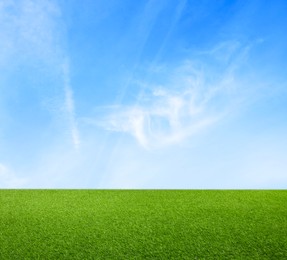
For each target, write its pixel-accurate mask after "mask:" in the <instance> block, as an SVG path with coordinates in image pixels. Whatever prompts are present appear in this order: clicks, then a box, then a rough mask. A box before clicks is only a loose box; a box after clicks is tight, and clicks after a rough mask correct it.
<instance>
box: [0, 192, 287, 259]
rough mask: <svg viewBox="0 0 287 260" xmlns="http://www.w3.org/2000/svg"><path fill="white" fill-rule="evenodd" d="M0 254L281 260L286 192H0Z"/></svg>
mask: <svg viewBox="0 0 287 260" xmlns="http://www.w3.org/2000/svg"><path fill="white" fill-rule="evenodd" d="M0 259H287V191H286V190H281V191H271V190H269V191H258V190H257V191H250V190H248V191H247V190H241V191H236V190H0Z"/></svg>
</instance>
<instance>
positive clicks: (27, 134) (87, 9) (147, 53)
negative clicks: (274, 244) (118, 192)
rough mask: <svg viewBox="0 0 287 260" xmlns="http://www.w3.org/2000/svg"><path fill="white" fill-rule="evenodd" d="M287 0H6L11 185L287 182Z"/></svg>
mask: <svg viewBox="0 0 287 260" xmlns="http://www.w3.org/2000/svg"><path fill="white" fill-rule="evenodd" d="M286 31H287V2H286V1H285V0H278V1H262V0H260V1H259V0H251V1H223V0H222V1H195V0H189V1H188V0H179V1H172V0H145V1H141V0H139V1H132V0H125V1H115V0H110V1H103V0H85V1H77V0H70V1H64V0H14V1H13V0H2V1H1V3H0V39H1V40H0V188H190V189H194V188H197V189H202V188H216V189H217V188H232V189H233V188H256V189H257V188H286V187H287V159H286V158H287V71H286V68H287V36H286Z"/></svg>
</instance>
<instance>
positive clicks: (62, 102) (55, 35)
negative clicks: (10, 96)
mask: <svg viewBox="0 0 287 260" xmlns="http://www.w3.org/2000/svg"><path fill="white" fill-rule="evenodd" d="M61 15H62V14H61V10H60V8H59V6H58V4H57V2H56V1H54V0H40V1H32V0H19V1H11V0H3V1H1V4H0V39H1V41H0V70H1V71H4V70H5V75H7V73H11V74H13V73H18V72H15V71H17V68H18V67H23V68H26V67H28V68H31V69H33V71H34V73H35V72H36V73H39V74H40V75H42V76H43V77H44V78H46V79H47V80H46V81H49V80H51V78H53V79H52V80H51V81H54V82H57V83H56V84H55V85H54V86H49V85H48V84H45V83H43V84H42V86H33V87H34V88H35V90H37V91H38V92H40V93H41V97H40V98H41V99H42V100H43V101H42V104H44V108H46V109H48V110H49V111H50V112H51V116H52V117H55V118H59V116H60V117H62V118H61V121H62V122H66V124H67V126H68V128H69V130H68V133H67V134H68V135H69V136H70V139H71V141H72V143H73V145H74V147H75V148H78V147H79V145H80V138H79V131H78V127H77V122H76V121H77V120H76V115H75V105H74V103H75V102H74V98H73V89H72V86H71V83H70V69H69V66H70V64H69V61H68V59H67V57H68V53H67V51H66V49H65V26H64V22H63V19H62V17H61ZM8 70H9V72H8ZM2 75H3V73H2ZM0 78H1V76H0ZM59 82H62V84H60V83H59ZM31 84H33V82H31ZM7 87H8V84H7ZM4 88H5V86H4ZM56 88H57V90H55V89H56ZM6 109H7V110H9V108H6ZM62 125H63V124H62ZM64 128H65V129H66V128H67V127H64Z"/></svg>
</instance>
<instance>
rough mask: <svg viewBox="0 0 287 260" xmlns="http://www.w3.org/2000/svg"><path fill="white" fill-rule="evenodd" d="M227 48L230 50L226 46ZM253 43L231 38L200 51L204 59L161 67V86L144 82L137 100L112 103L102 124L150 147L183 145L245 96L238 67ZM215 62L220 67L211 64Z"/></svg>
mask: <svg viewBox="0 0 287 260" xmlns="http://www.w3.org/2000/svg"><path fill="white" fill-rule="evenodd" d="M222 48H225V49H226V48H227V49H228V52H223V51H222V50H221V49H222ZM247 51H248V47H246V46H245V47H244V46H243V47H242V46H241V45H240V44H239V43H238V42H234V41H231V42H226V43H224V44H222V43H221V44H220V45H218V46H216V47H215V48H213V49H212V50H211V51H209V52H205V53H201V54H198V55H201V59H202V60H204V62H201V63H196V62H192V60H191V59H189V60H187V61H184V62H183V63H182V64H181V65H179V66H177V67H175V68H172V69H169V70H166V71H161V70H159V73H162V75H161V78H162V82H163V83H162V84H157V85H153V84H149V82H140V84H141V86H142V89H141V91H140V94H139V98H138V100H137V101H136V102H135V103H133V104H131V105H118V106H115V107H111V108H110V111H108V112H107V116H106V118H105V119H103V120H102V121H98V122H97V123H98V124H99V125H101V126H103V127H104V128H106V129H107V130H110V131H116V132H124V133H128V134H131V135H132V136H133V137H134V138H135V139H136V140H137V141H138V143H139V144H140V145H142V146H143V147H145V148H147V149H152V148H157V147H165V146H167V145H171V144H177V143H180V142H182V141H184V140H186V139H187V138H189V137H191V136H193V135H196V134H197V133H199V132H200V131H202V130H204V129H207V128H208V127H210V126H211V125H213V124H214V123H216V122H217V121H218V120H219V119H221V118H222V117H223V116H224V115H225V114H226V113H228V112H229V111H230V110H231V108H232V107H233V106H234V104H235V103H236V102H238V101H239V100H240V91H243V87H242V86H240V88H238V86H237V82H236V71H237V69H238V68H240V67H241V66H242V61H243V60H244V57H245V56H246V55H247V54H246V52H247ZM211 60H212V62H213V63H214V60H215V61H216V62H219V65H220V68H219V69H218V68H214V67H212V65H210V64H212V62H211Z"/></svg>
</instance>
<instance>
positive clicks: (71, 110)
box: [63, 61, 80, 149]
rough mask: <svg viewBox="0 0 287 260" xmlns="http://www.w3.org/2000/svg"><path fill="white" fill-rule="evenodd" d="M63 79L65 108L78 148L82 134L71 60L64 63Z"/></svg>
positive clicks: (74, 141) (75, 144) (73, 139)
mask: <svg viewBox="0 0 287 260" xmlns="http://www.w3.org/2000/svg"><path fill="white" fill-rule="evenodd" d="M63 81H64V91H65V105H64V109H65V111H66V112H67V117H68V121H69V125H70V131H71V136H72V141H73V144H74V147H75V148H76V149H78V148H79V146H80V136H79V130H78V126H77V121H76V116H75V107H74V98H73V90H72V87H71V83H70V70H69V62H68V61H66V62H65V63H63Z"/></svg>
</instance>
